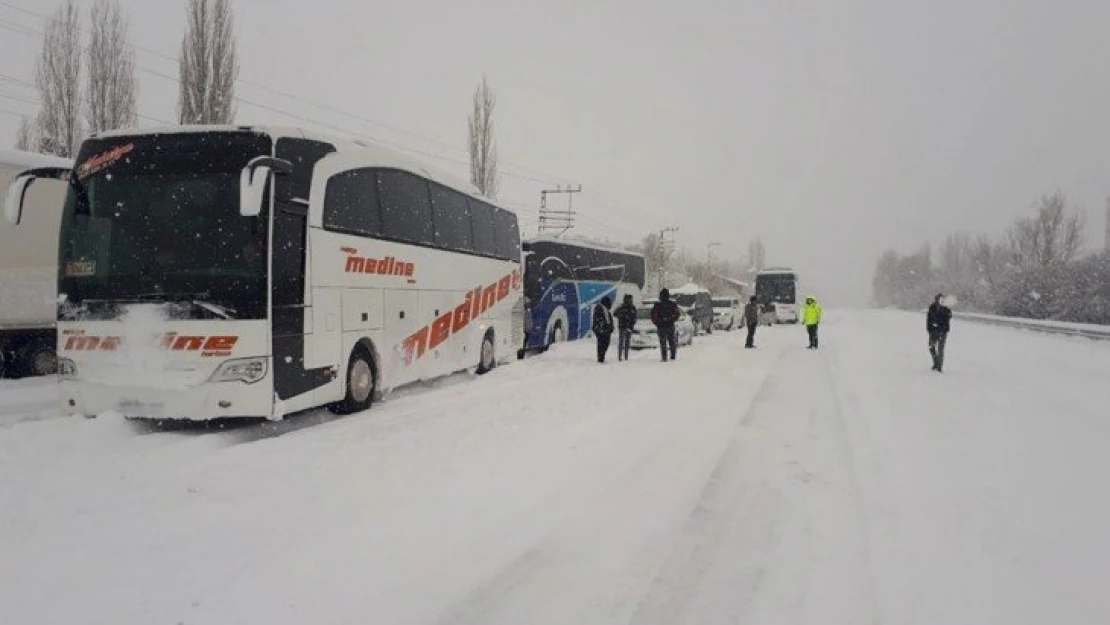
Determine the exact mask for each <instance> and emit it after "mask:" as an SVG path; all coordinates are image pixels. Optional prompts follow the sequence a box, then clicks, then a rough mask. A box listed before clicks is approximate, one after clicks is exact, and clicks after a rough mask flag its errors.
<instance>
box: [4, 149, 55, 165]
mask: <svg viewBox="0 0 1110 625" xmlns="http://www.w3.org/2000/svg"><path fill="white" fill-rule="evenodd" d="M0 165H13V166H15V167H22V168H24V169H30V168H32V167H66V168H69V169H72V168H73V161H71V160H70V159H68V158H60V157H57V156H49V155H46V154H36V153H34V152H24V151H23V150H0Z"/></svg>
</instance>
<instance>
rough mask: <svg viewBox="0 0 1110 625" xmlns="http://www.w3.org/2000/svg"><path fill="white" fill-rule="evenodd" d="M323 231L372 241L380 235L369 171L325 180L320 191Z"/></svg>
mask: <svg viewBox="0 0 1110 625" xmlns="http://www.w3.org/2000/svg"><path fill="white" fill-rule="evenodd" d="M324 227H325V228H327V229H328V230H337V231H340V232H349V233H351V234H362V235H367V236H375V237H376V236H378V235H380V234H381V232H382V219H381V214H380V213H379V211H378V185H377V182H376V178H375V172H374V170H373V169H354V170H351V171H345V172H342V173H339V174H336V175H334V176H332V177H331V179H330V180H328V186H327V189H325V191H324Z"/></svg>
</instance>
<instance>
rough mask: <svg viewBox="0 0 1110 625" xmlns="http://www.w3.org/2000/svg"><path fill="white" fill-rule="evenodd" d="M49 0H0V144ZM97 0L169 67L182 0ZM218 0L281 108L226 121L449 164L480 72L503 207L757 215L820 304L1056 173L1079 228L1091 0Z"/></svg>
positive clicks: (843, 300)
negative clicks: (228, 9)
mask: <svg viewBox="0 0 1110 625" xmlns="http://www.w3.org/2000/svg"><path fill="white" fill-rule="evenodd" d="M57 4H58V3H57V2H55V0H3V2H0V111H3V112H2V113H0V143H3V144H4V145H10V144H11V142H12V141H13V139H14V135H15V129H16V127H17V125H18V118H17V117H16V116H15V115H12V113H22V112H27V113H33V112H34V110H35V106H34V104H32V103H28V102H25V101H24V100H33V99H34V98H35V97H36V96H35V95H34V92H33V90H31V89H28V88H26V87H24V86H22V85H20V84H18V83H13V82H12V81H11V80H10V79H16V80H29V79H30V78H31V76H32V72H33V64H34V57H35V54H36V53H37V49H38V44H39V42H38V39H37V37H38V35H35V34H34V33H31V35H32V36H28V35H27V34H25V33H27V32H28V31H26V30H25V28H27V27H29V28H31V29H36V30H41V28H42V20H41V19H39V18H37V17H35V16H34V15H30V14H27V13H22V12H20V11H17V10H15V9H13V8H11V7H9V6H6V5H13V6H19V7H22V8H23V9H26V10H28V11H31V12H33V13H40V14H45V13H49V12H51V11H53V10H54V8H55V7H56V6H57ZM81 4H82V5H88V4H91V0H83V1H82V2H81ZM123 4H124V5H125V6H126V7H127V9H128V10H129V11H130V14H131V20H132V31H133V36H134V40H135V43H136V44H137V45H139V46H141V47H142V48H145V49H149V50H151V51H153V52H157V53H159V54H161V55H164V56H165V57H170V58H169V59H167V58H164V57H160V56H157V55H155V54H153V53H151V52H146V51H141V52H140V53H139V56H138V62H139V64H140V65H141V66H142V67H144V68H146V70H153V72H157V73H163V74H169V75H170V76H174V75H176V72H177V67H176V63H175V62H173V61H172V60H171V59H172V58H174V57H176V55H177V50H178V47H179V42H180V38H181V34H182V30H183V19H184V18H183V15H184V4H185V3H184V0H123ZM234 4H235V9H236V20H237V29H238V34H239V52H240V62H241V78H242V79H243V80H244V81H245V82H247V83H250V84H240V86H239V90H238V95H239V96H241V97H242V98H243V99H245V100H249V101H250V102H254V103H258V104H263V105H265V106H268V107H272V108H275V109H279V110H281V111H286V112H287V113H289V114H291V115H293V116H295V117H288V116H285V115H282V114H279V113H275V112H272V111H268V110H264V109H261V108H258V107H257V106H255V105H253V104H248V103H246V102H241V103H240V105H239V109H238V118H237V121H238V122H240V123H253V122H259V123H273V122H276V123H281V124H285V125H300V126H312V125H323V126H332V127H340V128H344V129H347V130H348V131H349V132H350V133H351V134H356V135H360V136H363V137H371V138H380V139H385V140H387V141H389V142H391V143H396V144H399V145H402V146H404V147H406V148H408V149H413V150H418V151H420V152H422V153H426V154H428V155H430V156H428V157H427V158H429V159H432V160H431V162H433V163H434V164H437V165H439V166H440V167H443V168H448V169H452V170H453V171H455V172H458V173H460V174H462V173H463V172H464V171H465V169H463V168H462V167H461V165H460V163H465V158H466V156H465V152H464V151H462V147H463V145H464V141H465V130H466V116H467V112H468V106H469V98H470V95H471V92H472V90H473V88H474V86H475V84H476V83H477V82H478V81H479V80H480V78H481V76H482V74H483V73H484V74H486V75H487V76H488V78H489V80H490V82H491V84H492V86H493V87H494V88H495V90H496V92H497V97H498V110H497V116H496V123H497V126H498V138H499V147H500V152H501V157H502V164H503V170H504V172H505V174H506V177H505V179H504V180H503V183H502V193H501V199H502V200H504V201H505V203H506V204H507V205H509V206H511V207H513V208H516V209H517V210H518V212H519V213H520V214H521V217H522V220H523V221H524V222H525V223H526V224H535V216H534V215H535V207H536V206H537V204H538V201H539V191H540V189H542V188H544V187H545V185H544V184H543V183H541V182H540V180H543V181H549V182H550V183H551V184H554V183H560V182H562V183H567V182H573V183H581V184H582V185H583V191H584V192H583V193H582V194H581V196H579V197H578V198H577V199H576V206H577V207H578V208H579V209H580V211H581V215H582V221H581V230H582V231H583V233H589V234H601V235H605V236H608V237H609V238H612V239H619V240H628V241H631V240H637V239H639V238H641V237H642V236H643V235H644V234H646V233H647V232H648V231H650V230H656V229H658V228H660V227H663V226H670V225H677V226H679V227H680V228H681V231H680V232H679V236H678V241H679V244H680V245H682V246H684V247H687V248H688V249H690V250H691V251H692V252H696V253H698V254H704V253H705V250H706V244H707V243H708V242H710V241H720V242H721V243H722V246H721V247H720V248H719V249H718V250H717V252H716V253H717V254H718V255H724V256H732V257H736V256H739V255H740V254H742V253H743V252H744V250H745V249H746V245H747V242H748V240H749V239H750V238H751V237H753V236H756V235H760V236H762V237H763V240H764V242H765V244H766V247H767V250H768V260H769V261H770V262H771V263H773V264H778V265H790V266H793V267H795V268H797V269H798V270H799V271H800V272H801V274H802V276H803V279H804V281H805V283H806V289H807V290H809V291H812V292H814V293H816V294H817V295H818V296H819V297H822V298H823V299H824V300H825V301H826V303H827V304H831V305H865V304H867V303H868V300H869V297H870V281H871V276H872V269H873V266H874V262H875V260H876V258H877V257H878V255H879V253H880V252H881V251H882V250H883V249H884V248H887V247H894V248H896V249H900V250H904V251H909V250H910V249H912V248H913V247H916V246H917V245H918V244H920V243H921V242H923V241H925V240H933V241H937V240H939V239H940V238H941V237H943V236H944V235H945V234H946V233H948V232H951V231H954V230H969V231H976V232H979V231H983V232H992V233H994V232H997V231H1000V230H1001V229H1003V228H1004V227H1005V226H1006V225H1007V224H1008V223H1009V222H1010V221H1011V220H1012V219H1013V218H1014V217H1015V216H1017V215H1019V214H1024V213H1027V212H1029V207H1030V205H1031V203H1032V202H1033V201H1034V200H1035V199H1036V197H1037V196H1038V195H1039V194H1042V193H1049V192H1052V191H1053V190H1055V189H1056V188H1057V187H1058V188H1060V189H1062V190H1063V191H1064V192H1065V193H1067V194H1068V196H1069V198H1070V199H1071V200H1072V201H1073V203H1074V204H1075V205H1077V206H1078V207H1080V208H1082V209H1084V210H1086V211H1088V212H1089V225H1090V233H1089V239H1090V241H1089V242H1090V243H1091V244H1092V245H1095V244H1098V245H1101V244H1102V232H1103V228H1104V224H1105V220H1104V209H1103V207H1104V205H1105V198H1106V195H1107V194H1108V193H1110V80H1108V77H1110V72H1108V70H1110V36H1108V34H1107V33H1108V32H1110V31H1108V30H1107V27H1108V25H1110V2H1106V1H1105V0H1090V1H1082V2H1081V1H1073V0H1061V1H1056V2H1048V1H1045V0H929V1H927V2H921V1H917V2H907V1H900V0H835V1H829V0H722V1H719V2H709V1H704V0H702V1H688V2H673V1H666V2H661V1H658V0H637V1H629V2H604V1H602V0H559V1H549V2H535V1H530V0H506V1H496V0H468V1H466V2H459V1H455V0H441V1H439V2H419V1H415V0H406V1H404V2H373V1H369V2H368V1H366V0H312V1H305V0H236V1H235V2H234ZM13 28H14V30H13ZM17 31H18V32H17ZM5 77H6V78H7V79H8V80H6V81H5V79H4V78H5ZM139 81H140V89H141V93H140V106H139V108H140V112H141V113H142V114H143V115H145V116H148V117H149V118H156V119H164V120H172V119H174V118H175V103H176V97H177V86H176V84H175V83H174V82H173V81H172V80H168V79H166V78H164V77H160V76H158V75H156V74H155V73H152V72H151V71H141V72H140V74H139ZM253 85H263V86H266V87H269V88H271V89H275V90H278V91H282V92H288V93H291V94H297V95H298V96H299V97H300V98H302V99H304V100H307V101H311V102H313V103H318V104H323V105H327V106H329V107H332V108H334V109H339V110H341V111H345V112H349V113H352V114H354V115H356V116H357V117H358V118H361V119H362V120H360V119H356V118H355V117H349V116H344V115H341V114H337V113H335V112H332V111H328V110H323V109H320V108H317V107H313V106H311V105H309V104H306V103H304V102H299V101H296V100H292V99H289V98H286V97H283V96H280V95H277V94H275V93H272V92H267V91H263V90H261V89H259V88H257V87H256V86H253ZM13 96H14V97H13ZM298 118H300V119H298ZM363 120H365V121H363ZM371 121H373V122H378V123H370V122H371ZM144 123H146V124H149V123H150V121H149V120H144ZM510 174H516V175H517V176H512V175H510ZM518 176H519V177H518ZM537 179H538V180H537ZM526 227H527V228H528V230H529V231H528V232H526V234H528V233H530V232H531V231H534V225H526Z"/></svg>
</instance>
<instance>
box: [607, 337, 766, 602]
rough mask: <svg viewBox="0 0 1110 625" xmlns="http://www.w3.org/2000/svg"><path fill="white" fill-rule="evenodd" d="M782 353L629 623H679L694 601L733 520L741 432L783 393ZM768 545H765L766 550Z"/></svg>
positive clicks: (755, 583) (748, 512)
mask: <svg viewBox="0 0 1110 625" xmlns="http://www.w3.org/2000/svg"><path fill="white" fill-rule="evenodd" d="M785 354H786V352H783V353H782V354H780V355H779V357H778V358H777V359H776V361H775V364H774V366H773V367H772V369H773V370H774V371H775V373H772V374H771V375H769V376H768V377H767V378H765V379H764V382H763V384H762V386H761V387H760V390H759V391H758V392H757V393H756V395H755V397H754V398H753V400H752V401H751V403H750V404H749V405H748V406H747V408H746V410H745V411H744V412H742V413H741V414H740V418H739V420H738V421H737V422H736V426H735V429H734V430H733V435H732V437H731V438H730V440H729V443H728V445H727V446H726V447H725V448H724V449H723V451H722V452H721V455H720V456H719V457H718V458H717V462H716V464H715V465H714V467H713V470H712V471H711V472H710V474H709V476H708V478H707V479H706V481H705V484H704V486H703V488H702V490H701V493H700V495H699V496H698V499H697V503H696V504H695V505H694V507H693V509H692V510H691V511H690V513H689V515H688V517H687V520H686V523H685V524H684V526H683V527H682V529H681V530H680V532H679V535H678V538H677V540H676V543H675V544H674V546H673V547H672V548H671V550H670V552H669V553H668V555H667V557H666V559H665V560H664V562H663V564H662V566H661V567H660V568H659V570H658V571H657V572H656V574H655V575H654V577H653V578H652V579H651V581H650V583H649V584H648V586H647V588H646V589H645V590H644V592H643V594H642V597H643V599H642V600H641V601H640V603H639V604H638V605H637V607H636V609H635V611H634V612H633V614H632V616H631V618H630V620H629V623H631V624H640V623H673V622H680V620H681V617H682V616H683V614H684V612H685V610H686V608H687V607H688V605H689V604H690V603H691V601H693V600H694V599H695V595H696V593H697V591H698V588H699V585H700V583H701V581H702V580H703V578H704V576H705V575H706V574H707V572H708V570H709V569H710V568H711V566H712V564H713V562H714V560H716V558H717V557H718V556H719V549H718V546H719V545H720V543H721V542H722V540H723V539H724V537H725V535H726V534H727V533H728V530H729V525H730V524H731V523H733V522H735V521H737V519H736V517H735V515H734V514H731V513H734V512H735V511H736V510H737V503H738V499H739V498H740V496H741V495H742V493H741V492H738V491H739V489H738V488H737V487H738V485H739V478H740V475H739V474H740V471H739V469H740V467H741V466H743V464H744V458H743V452H744V450H745V447H746V446H747V444H746V440H745V439H746V435H747V432H746V430H747V429H748V428H751V427H754V426H755V425H756V424H757V422H758V421H759V419H760V418H761V417H762V416H764V414H763V412H764V411H763V408H764V406H765V405H766V404H768V403H769V402H770V401H772V399H773V397H774V396H775V395H777V394H779V393H782V392H784V382H785V380H784V379H783V376H782V375H781V374H779V373H778V369H779V367H780V365H781V362H782V361H783V359H784V356H785ZM759 501H760V498H759V497H753V498H751V500H750V502H749V504H748V505H747V506H745V507H744V509H743V513H742V515H741V520H745V521H746V520H751V519H753V517H754V516H756V515H755V513H756V511H757V510H758V506H757V504H758V503H759ZM768 547H769V546H768ZM761 578H762V569H761V568H757V569H756V570H755V571H754V573H753V575H752V578H751V582H750V587H749V588H748V590H749V593H754V592H755V591H756V590H757V589H758V587H759V586H760V585H761V583H762V579H761Z"/></svg>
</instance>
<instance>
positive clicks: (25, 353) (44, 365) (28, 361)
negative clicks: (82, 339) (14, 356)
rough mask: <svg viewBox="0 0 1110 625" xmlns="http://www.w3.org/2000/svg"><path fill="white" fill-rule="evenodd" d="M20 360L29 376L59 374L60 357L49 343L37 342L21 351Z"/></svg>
mask: <svg viewBox="0 0 1110 625" xmlns="http://www.w3.org/2000/svg"><path fill="white" fill-rule="evenodd" d="M19 360H20V361H21V362H22V363H23V371H24V373H25V374H26V375H29V376H45V375H54V374H55V373H57V372H58V355H57V354H56V353H55V347H54V346H53V345H51V344H49V343H43V342H40V341H35V342H33V343H30V344H28V345H27V346H26V347H24V348H23V349H22V350H21V353H20V355H19Z"/></svg>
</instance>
